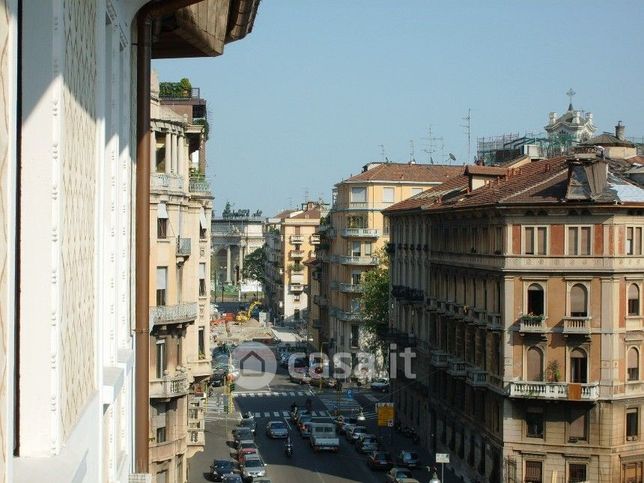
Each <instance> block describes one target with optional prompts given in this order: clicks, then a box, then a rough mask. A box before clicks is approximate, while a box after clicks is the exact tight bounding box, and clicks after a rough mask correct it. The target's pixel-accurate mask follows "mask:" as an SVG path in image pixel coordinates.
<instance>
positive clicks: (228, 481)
mask: <svg viewBox="0 0 644 483" xmlns="http://www.w3.org/2000/svg"><path fill="white" fill-rule="evenodd" d="M221 481H222V483H243V482H244V480H242V477H241V476H239V475H236V474H230V475H226V476H224V478H223V479H222V480H221Z"/></svg>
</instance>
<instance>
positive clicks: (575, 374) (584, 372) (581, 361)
mask: <svg viewBox="0 0 644 483" xmlns="http://www.w3.org/2000/svg"><path fill="white" fill-rule="evenodd" d="M570 382H574V383H580V384H585V383H587V382H588V357H587V356H586V353H585V352H584V351H583V350H581V349H574V350H573V351H572V352H571V353H570Z"/></svg>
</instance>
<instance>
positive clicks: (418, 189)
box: [411, 188, 423, 196]
mask: <svg viewBox="0 0 644 483" xmlns="http://www.w3.org/2000/svg"><path fill="white" fill-rule="evenodd" d="M422 192H423V189H422V188H412V189H411V195H412V196H416V195H418V194H420V193H422Z"/></svg>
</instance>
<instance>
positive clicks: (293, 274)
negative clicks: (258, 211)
mask: <svg viewBox="0 0 644 483" xmlns="http://www.w3.org/2000/svg"><path fill="white" fill-rule="evenodd" d="M324 212H325V207H324V205H323V204H322V203H318V202H312V201H309V202H306V203H304V204H303V205H302V207H301V209H300V210H287V211H283V212H281V213H279V214H278V215H276V216H275V217H273V218H269V219H268V220H267V221H266V229H265V250H266V269H265V275H266V286H265V287H264V290H265V298H266V303H267V307H268V309H269V312H270V316H271V318H272V319H273V320H274V321H277V322H280V323H282V322H286V323H295V324H301V323H303V322H304V321H306V320H308V319H309V314H308V299H309V297H308V294H307V281H308V277H309V265H308V264H305V263H304V262H305V261H306V260H309V259H311V258H313V257H314V256H315V251H314V250H315V246H316V245H317V244H318V243H319V236H318V235H317V234H316V232H317V231H318V228H319V226H320V217H321V216H323V213H324Z"/></svg>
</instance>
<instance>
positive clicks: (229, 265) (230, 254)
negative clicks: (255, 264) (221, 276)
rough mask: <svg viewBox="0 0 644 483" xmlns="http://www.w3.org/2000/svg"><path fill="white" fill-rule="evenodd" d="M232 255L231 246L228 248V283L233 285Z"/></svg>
mask: <svg viewBox="0 0 644 483" xmlns="http://www.w3.org/2000/svg"><path fill="white" fill-rule="evenodd" d="M232 264H233V261H232V253H231V251H230V245H228V246H227V247H226V283H232V277H231V270H232Z"/></svg>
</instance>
